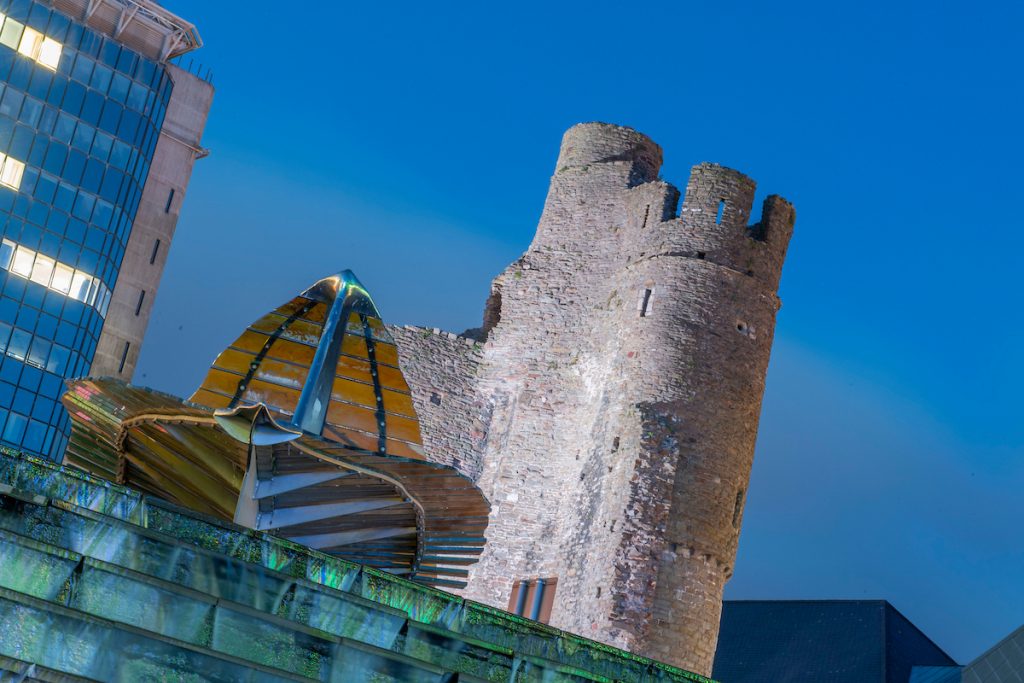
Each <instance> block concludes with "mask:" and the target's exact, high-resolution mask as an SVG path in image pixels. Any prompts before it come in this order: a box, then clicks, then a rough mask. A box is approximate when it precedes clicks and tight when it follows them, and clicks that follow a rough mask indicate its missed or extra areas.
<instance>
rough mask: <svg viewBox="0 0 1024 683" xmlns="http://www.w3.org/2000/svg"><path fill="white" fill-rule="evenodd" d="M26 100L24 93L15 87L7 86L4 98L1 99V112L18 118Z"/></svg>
mask: <svg viewBox="0 0 1024 683" xmlns="http://www.w3.org/2000/svg"><path fill="white" fill-rule="evenodd" d="M24 100H25V96H24V95H23V94H22V93H20V92H18V91H17V90H15V89H14V88H7V89H6V90H5V91H4V96H3V99H0V114H3V115H4V116H7V117H10V118H12V119H16V118H18V113H19V112H21V103H22V102H23V101H24Z"/></svg>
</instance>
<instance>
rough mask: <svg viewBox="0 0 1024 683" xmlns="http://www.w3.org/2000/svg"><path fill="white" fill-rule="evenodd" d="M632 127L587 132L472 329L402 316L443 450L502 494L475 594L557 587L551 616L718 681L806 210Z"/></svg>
mask: <svg viewBox="0 0 1024 683" xmlns="http://www.w3.org/2000/svg"><path fill="white" fill-rule="evenodd" d="M661 161H662V152H661V148H660V147H659V146H658V145H657V144H655V143H654V142H653V141H651V140H650V139H649V138H647V137H646V136H644V135H642V134H640V133H638V132H636V131H634V130H632V129H629V128H623V127H620V126H614V125H608V124H602V123H587V124H580V125H577V126H574V127H573V128H571V129H570V130H569V131H568V132H567V133H566V134H565V136H564V139H563V141H562V148H561V154H560V156H559V159H558V163H557V166H556V171H555V174H554V176H553V178H552V180H551V187H550V190H549V193H548V197H547V201H546V203H545V206H544V212H543V215H542V216H541V219H540V225H539V227H538V229H537V234H536V236H535V237H534V240H533V243H532V244H531V245H530V248H529V249H528V250H527V251H526V253H525V254H523V256H522V257H520V258H519V259H518V260H517V261H516V262H515V263H513V264H512V265H511V266H509V267H508V268H507V269H506V270H505V272H503V273H502V274H501V275H499V276H498V277H497V278H496V279H495V280H494V283H493V285H492V288H491V295H490V298H489V300H488V303H487V307H486V311H485V313H484V325H483V327H482V328H481V329H480V330H478V331H476V332H475V333H472V334H469V335H468V336H465V335H464V336H457V335H453V334H449V333H444V332H441V331H439V330H426V329H420V328H413V327H400V328H395V329H394V330H393V332H394V333H395V336H396V338H397V340H398V343H399V348H400V352H401V360H402V366H403V369H404V370H405V372H406V377H407V379H408V380H409V382H410V385H411V386H412V389H413V396H414V400H415V404H416V408H417V410H418V412H419V415H420V419H421V422H422V427H423V437H424V443H425V445H426V448H427V454H428V457H430V458H431V459H433V460H436V461H438V462H443V463H445V464H451V465H454V466H456V467H457V468H459V469H460V470H461V471H462V472H464V473H465V474H467V475H469V476H471V477H473V478H474V479H475V480H476V481H477V483H478V484H479V485H480V486H481V488H482V489H483V491H484V493H485V494H486V495H487V497H488V498H489V499H490V501H491V504H492V512H491V519H490V527H489V528H488V531H487V546H486V549H485V551H484V553H483V555H482V557H481V559H480V562H479V563H478V564H476V565H474V566H473V567H472V568H471V569H470V573H469V586H468V588H466V589H465V591H464V592H465V595H466V596H467V597H469V598H472V599H475V600H479V601H481V602H484V603H488V604H491V605H494V606H496V607H500V608H503V609H504V608H508V607H509V600H510V596H511V594H512V591H513V586H514V584H515V582H516V581H520V580H531V579H537V578H541V579H557V584H556V588H555V590H556V592H555V597H554V605H553V608H552V611H551V617H550V623H551V624H552V625H554V626H556V627H559V628H563V629H566V630H569V631H573V632H576V633H579V634H582V635H585V636H589V637H592V638H595V639H597V640H600V641H604V642H606V643H608V644H610V645H614V646H616V647H621V648H624V649H628V650H630V651H633V652H636V653H638V654H642V655H646V656H649V657H652V658H655V659H659V660H662V661H665V662H669V663H672V664H675V665H678V666H680V667H683V668H685V669H689V670H691V671H696V672H698V673H703V674H709V673H710V670H711V665H712V660H713V657H714V652H715V645H716V640H717V635H718V624H719V618H720V614H721V605H722V590H723V588H724V586H725V583H726V581H728V579H729V577H730V576H731V574H732V570H733V562H734V560H735V557H736V546H737V540H738V537H739V531H740V524H741V522H742V517H743V504H744V501H745V499H746V492H747V482H748V479H749V475H750V468H751V462H752V459H753V454H754V442H755V439H756V436H757V424H758V418H759V415H760V410H761V398H762V395H763V392H764V381H765V372H766V370H767V366H768V358H769V355H770V352H771V345H772V336H773V331H774V327H775V315H776V312H777V311H778V309H779V299H778V296H777V294H776V292H777V289H778V284H779V276H780V274H781V270H782V263H783V260H784V258H785V254H786V247H787V244H788V242H789V238H790V235H791V234H792V229H793V222H794V218H795V214H794V211H793V208H792V206H791V205H790V204H789V203H788V202H786V201H785V200H784V199H782V198H780V197H778V196H769V197H768V198H767V199H766V200H765V202H764V206H763V209H762V218H761V220H760V222H758V223H756V224H753V225H750V224H749V218H750V212H751V207H752V204H753V198H754V182H753V181H752V180H750V179H749V178H747V177H746V176H744V175H743V174H741V173H738V172H736V171H733V170H730V169H728V168H724V167H722V166H718V165H716V164H699V165H698V166H696V167H694V168H693V170H692V172H691V175H690V178H689V182H688V184H687V186H686V193H685V197H684V199H683V201H682V205H681V206H679V200H680V193H679V191H678V190H677V189H676V188H675V187H673V186H672V185H670V184H668V183H666V182H664V181H662V180H660V179H659V178H658V171H659V168H660V166H661Z"/></svg>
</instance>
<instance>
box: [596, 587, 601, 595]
mask: <svg viewBox="0 0 1024 683" xmlns="http://www.w3.org/2000/svg"><path fill="white" fill-rule="evenodd" d="M597 597H601V587H600V586H598V587H597Z"/></svg>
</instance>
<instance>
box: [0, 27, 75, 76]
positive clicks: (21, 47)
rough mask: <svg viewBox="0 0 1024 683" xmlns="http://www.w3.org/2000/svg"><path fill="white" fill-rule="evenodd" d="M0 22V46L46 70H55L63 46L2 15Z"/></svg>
mask: <svg viewBox="0 0 1024 683" xmlns="http://www.w3.org/2000/svg"><path fill="white" fill-rule="evenodd" d="M0 21H2V22H3V28H2V29H0V45H6V46H7V47H9V48H11V49H12V50H17V51H18V53H19V54H22V55H25V56H26V57H29V58H30V59H34V60H35V61H37V62H39V63H40V64H42V65H43V66H45V67H46V68H47V69H52V70H54V71H56V70H57V65H58V64H59V63H60V53H61V50H62V49H63V45H61V44H60V43H58V42H57V41H56V40H54V39H53V38H47V37H46V36H44V35H43V34H42V33H40V32H39V31H37V30H35V29H34V28H31V27H29V26H25V24H23V23H21V22H20V21H15V20H14V19H9V18H7V17H5V16H4V15H3V14H0Z"/></svg>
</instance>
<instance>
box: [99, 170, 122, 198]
mask: <svg viewBox="0 0 1024 683" xmlns="http://www.w3.org/2000/svg"><path fill="white" fill-rule="evenodd" d="M122 182H124V174H123V173H121V172H120V171H118V170H117V169H114V168H108V169H107V172H106V174H105V175H104V176H103V185H102V186H100V196H101V197H103V198H104V199H106V200H107V201H109V202H116V201H117V195H118V192H119V191H120V189H121V183H122Z"/></svg>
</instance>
